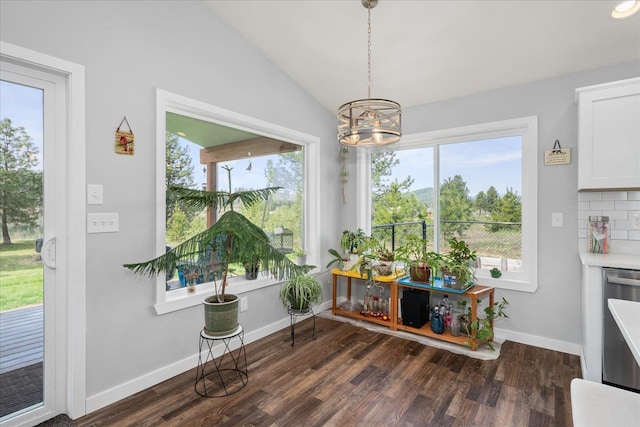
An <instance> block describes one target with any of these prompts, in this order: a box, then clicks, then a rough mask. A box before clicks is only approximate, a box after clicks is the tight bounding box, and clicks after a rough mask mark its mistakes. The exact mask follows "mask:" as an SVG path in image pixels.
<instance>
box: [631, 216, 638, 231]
mask: <svg viewBox="0 0 640 427" xmlns="http://www.w3.org/2000/svg"><path fill="white" fill-rule="evenodd" d="M631 228H633V229H634V230H640V212H634V213H632V214H631Z"/></svg>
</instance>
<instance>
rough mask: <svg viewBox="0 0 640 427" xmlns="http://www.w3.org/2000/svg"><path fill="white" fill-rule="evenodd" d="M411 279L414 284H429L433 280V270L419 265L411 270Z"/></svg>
mask: <svg viewBox="0 0 640 427" xmlns="http://www.w3.org/2000/svg"><path fill="white" fill-rule="evenodd" d="M409 277H411V281H412V282H419V283H427V282H429V279H430V278H431V268H429V266H428V265H418V266H412V267H411V268H409Z"/></svg>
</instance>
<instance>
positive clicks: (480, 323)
mask: <svg viewBox="0 0 640 427" xmlns="http://www.w3.org/2000/svg"><path fill="white" fill-rule="evenodd" d="M465 302H466V301H465ZM480 302H481V301H480V300H478V304H479V303H480ZM508 305H509V301H507V300H506V299H505V298H504V297H503V298H502V301H496V302H494V303H493V306H488V307H485V309H484V310H483V311H484V313H485V317H484V318H480V317H479V318H478V319H476V320H475V321H473V322H471V323H470V324H469V331H468V332H467V335H468V337H469V339H470V340H476V341H478V343H479V345H482V344H486V345H487V346H488V347H489V348H490V349H491V350H494V351H495V347H494V346H493V344H491V341H489V340H490V339H491V338H493V328H492V327H491V322H492V321H493V320H495V319H498V318H500V317H505V318H508V317H509V316H507V314H506V313H505V312H504V309H505V307H506V306H508ZM469 310H471V308H469ZM469 316H470V314H469ZM466 344H467V345H471V343H470V341H467V343H466Z"/></svg>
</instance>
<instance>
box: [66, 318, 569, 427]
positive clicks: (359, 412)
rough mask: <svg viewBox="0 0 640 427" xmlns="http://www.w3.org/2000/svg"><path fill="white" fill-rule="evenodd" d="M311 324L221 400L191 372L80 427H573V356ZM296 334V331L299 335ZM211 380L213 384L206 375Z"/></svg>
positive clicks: (268, 344) (280, 339)
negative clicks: (467, 347)
mask: <svg viewBox="0 0 640 427" xmlns="http://www.w3.org/2000/svg"><path fill="white" fill-rule="evenodd" d="M316 322H317V324H316V328H317V329H316V333H317V338H316V339H315V340H314V339H313V338H312V334H311V327H312V324H311V319H306V320H303V321H301V322H299V323H298V324H297V325H296V342H295V346H294V347H291V336H290V330H289V328H285V329H283V330H281V331H278V332H276V333H274V334H272V335H270V336H268V337H265V338H263V339H261V340H258V341H256V342H253V343H251V344H248V345H247V346H246V352H247V363H248V370H249V383H248V384H247V385H246V386H245V387H244V388H242V389H241V390H239V391H238V392H237V393H235V394H233V395H231V396H227V397H224V398H213V399H208V398H203V397H200V396H198V395H197V394H196V393H195V391H194V389H193V385H194V380H195V368H194V369H192V370H190V371H188V372H185V373H183V374H181V375H178V376H176V377H175V378H172V379H170V380H168V381H165V382H163V383H161V384H158V385H156V386H154V387H151V388H150V389H148V390H145V391H142V392H140V393H138V394H136V395H134V396H131V397H129V398H127V399H124V400H122V401H120V402H116V403H114V404H113V405H110V406H108V407H106V408H103V409H101V410H99V411H96V412H94V413H92V414H89V415H87V416H85V417H83V418H80V419H79V420H76V423H77V425H78V426H79V427H86V426H106V425H109V426H112V425H115V426H150V425H154V426H202V427H207V426H234V427H235V426H245V425H251V426H305V427H306V426H361V425H366V426H371V425H385V426H407V427H411V426H429V425H438V426H449V425H451V426H454V425H455V426H458V425H459V426H494V425H495V426H527V425H561V426H564V425H571V405H570V400H569V399H570V393H569V390H570V388H569V386H570V382H571V379H572V378H574V377H577V376H579V375H580V362H579V359H578V357H577V356H573V355H567V354H563V353H558V352H553V351H551V350H546V349H540V348H536V347H531V346H526V345H523V344H517V343H513V342H505V343H503V344H502V347H501V354H500V357H499V358H498V359H497V360H489V361H481V360H478V359H474V358H470V357H467V356H464V355H459V354H454V353H450V352H448V351H445V350H442V349H437V348H433V347H429V346H424V345H422V344H419V343H416V342H413V341H408V340H404V339H401V338H398V337H393V336H391V335H385V334H379V333H375V332H372V331H368V330H366V329H363V328H359V327H356V326H354V325H351V324H349V323H346V322H345V323H343V322H336V321H333V320H330V319H324V318H317V319H316ZM298 334H300V335H298ZM211 380H212V381H213V380H214V378H213V377H212V379H211Z"/></svg>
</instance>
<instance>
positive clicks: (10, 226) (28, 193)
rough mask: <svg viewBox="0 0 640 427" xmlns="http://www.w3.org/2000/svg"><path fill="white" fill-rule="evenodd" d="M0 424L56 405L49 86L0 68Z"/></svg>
mask: <svg viewBox="0 0 640 427" xmlns="http://www.w3.org/2000/svg"><path fill="white" fill-rule="evenodd" d="M0 77H1V79H0V126H1V128H0V226H1V229H2V241H1V242H0V402H1V404H0V420H1V421H4V420H7V419H11V418H14V417H15V416H17V415H20V414H23V413H26V412H29V411H32V410H35V409H37V408H41V407H43V406H53V405H54V403H55V402H53V401H54V400H55V399H54V397H53V396H54V392H55V378H56V375H55V369H54V366H55V357H56V350H55V342H56V340H55V334H56V329H55V313H54V311H55V286H54V283H55V264H56V251H55V217H54V216H53V213H54V212H55V210H54V209H51V208H52V207H53V206H54V204H55V198H54V195H53V185H52V182H51V181H55V180H54V179H53V175H52V173H53V169H55V167H54V166H55V124H54V121H53V120H54V117H55V91H54V90H53V89H54V83H53V82H51V81H50V80H47V79H42V78H38V77H35V76H34V75H33V74H31V73H24V72H23V69H21V68H19V67H17V66H15V67H14V66H12V65H11V64H7V63H4V62H3V63H2V74H1V76H0Z"/></svg>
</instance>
